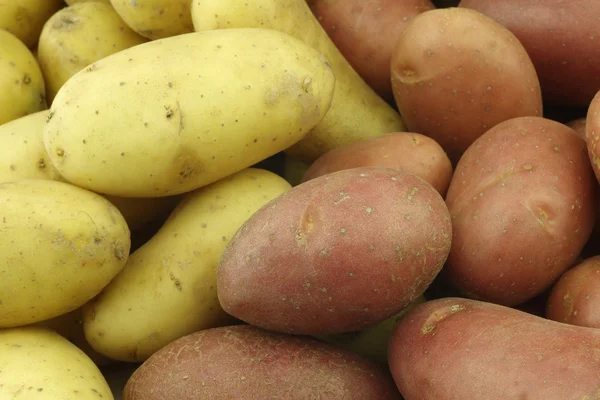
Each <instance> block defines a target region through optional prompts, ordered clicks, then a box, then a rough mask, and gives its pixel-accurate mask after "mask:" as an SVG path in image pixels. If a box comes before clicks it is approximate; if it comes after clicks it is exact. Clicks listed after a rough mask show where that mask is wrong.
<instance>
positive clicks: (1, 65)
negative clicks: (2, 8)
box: [0, 29, 47, 125]
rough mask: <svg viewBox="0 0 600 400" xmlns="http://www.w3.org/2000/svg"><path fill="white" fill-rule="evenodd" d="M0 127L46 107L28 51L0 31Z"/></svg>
mask: <svg viewBox="0 0 600 400" xmlns="http://www.w3.org/2000/svg"><path fill="white" fill-rule="evenodd" d="M0 93H2V96H1V97H0V125H2V124H5V123H7V122H9V121H12V120H13V119H17V118H20V117H23V116H25V115H28V114H33V113H34V112H36V111H41V110H44V109H46V108H47V105H46V90H45V87H44V78H43V77H42V71H40V67H39V65H38V63H37V60H36V59H35V57H34V56H33V54H31V51H29V49H28V48H27V46H25V45H24V44H23V42H21V41H20V40H19V39H17V37H16V36H14V35H13V34H11V33H10V32H8V31H5V30H3V29H0Z"/></svg>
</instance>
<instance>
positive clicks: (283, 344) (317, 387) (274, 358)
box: [123, 325, 401, 400]
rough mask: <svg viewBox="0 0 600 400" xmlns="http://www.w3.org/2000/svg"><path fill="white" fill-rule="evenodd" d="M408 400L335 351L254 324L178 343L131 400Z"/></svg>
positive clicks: (152, 364) (148, 365) (360, 362)
mask: <svg viewBox="0 0 600 400" xmlns="http://www.w3.org/2000/svg"><path fill="white" fill-rule="evenodd" d="M316 398H319V399H332V400H333V399H335V400H338V399H340V400H345V399H347V400H354V399H356V400H400V399H401V397H400V394H399V393H398V390H397V389H396V387H395V385H394V382H393V380H392V379H391V377H390V376H389V374H388V373H387V372H386V371H384V370H383V369H380V368H379V367H378V366H376V365H375V364H373V363H371V362H370V361H367V360H365V359H363V358H361V357H359V356H358V355H356V354H354V353H351V352H349V351H345V350H341V349H338V348H337V347H334V346H333V345H328V344H325V343H323V342H320V341H317V340H314V339H310V338H307V337H297V336H291V335H284V334H278V333H274V332H268V331H264V330H261V329H259V328H255V327H253V326H249V325H238V326H229V327H222V328H214V329H208V330H203V331H200V332H197V333H193V334H191V335H188V336H185V337H183V338H181V339H178V340H176V341H174V342H171V343H170V344H168V345H167V346H165V347H164V348H162V349H161V350H159V351H158V352H157V353H155V354H154V355H152V356H151V357H150V358H149V359H148V360H146V362H145V363H144V364H142V366H141V367H140V368H138V369H137V370H136V371H135V372H134V373H133V375H132V376H131V378H130V379H129V380H128V381H127V384H126V386H125V389H124V391H123V400H167V399H168V400H200V399H207V400H208V399H210V400H234V399H235V400H238V399H239V400H245V399H288V400H305V399H316Z"/></svg>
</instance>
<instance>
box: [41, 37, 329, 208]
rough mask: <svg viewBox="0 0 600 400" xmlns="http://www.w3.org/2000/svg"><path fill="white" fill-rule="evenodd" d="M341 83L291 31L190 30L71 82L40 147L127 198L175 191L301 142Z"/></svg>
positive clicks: (64, 167) (86, 179) (68, 172)
mask: <svg viewBox="0 0 600 400" xmlns="http://www.w3.org/2000/svg"><path fill="white" fill-rule="evenodd" d="M157 71H160V72H159V73H157ZM334 84H335V78H334V76H333V74H332V72H331V69H330V68H329V66H328V64H327V61H326V60H325V59H324V58H323V56H322V55H321V54H320V53H318V52H317V51H316V50H314V49H312V48H310V47H309V46H308V45H306V44H304V43H302V42H301V41H299V40H298V39H295V38H293V37H291V36H289V35H286V34H285V33H282V32H278V31H275V30H267V29H227V30H220V31H211V32H202V33H190V34H186V35H180V36H176V37H172V38H167V39H162V40H157V41H152V42H149V43H144V44H141V45H138V46H135V47H133V48H130V49H126V50H123V51H121V52H119V53H117V54H113V55H111V56H108V57H106V58H104V59H102V60H100V61H97V62H96V63H94V64H92V65H90V66H89V67H87V68H86V69H85V70H83V71H81V72H80V73H78V74H76V75H75V76H73V77H72V78H71V79H70V80H69V81H68V82H67V83H66V84H65V85H64V86H63V88H62V89H61V90H60V91H59V93H58V95H57V96H56V98H55V100H54V102H53V104H52V107H51V119H50V120H49V122H48V124H47V125H46V127H45V128H44V142H45V146H46V149H47V151H48V154H49V155H50V158H51V160H52V163H53V164H54V166H55V167H56V168H57V169H58V171H59V172H60V173H61V175H63V176H64V177H65V178H66V179H67V180H68V181H70V182H73V183H74V184H76V185H78V186H81V187H84V188H86V189H90V190H93V191H95V192H100V193H105V194H110V195H114V196H121V197H161V196H166V195H174V194H179V193H183V192H189V191H191V190H194V189H196V188H199V187H201V186H204V185H207V184H209V183H212V182H215V181H217V180H219V179H221V178H223V177H225V176H228V175H231V174H232V173H235V172H237V171H240V170H242V169H244V168H246V167H249V166H251V165H253V164H255V163H257V162H259V161H261V160H264V159H265V158H267V157H269V156H271V155H273V154H276V153H278V152H279V151H281V150H283V149H286V148H288V147H289V146H291V145H292V144H294V143H296V142H298V141H299V140H300V139H301V138H303V137H304V136H305V135H306V134H307V133H308V131H310V130H311V129H312V128H313V127H314V126H315V125H316V124H317V123H318V122H320V121H321V120H322V118H323V116H324V114H325V113H326V112H327V110H328V108H329V106H330V104H331V98H332V95H333V87H334Z"/></svg>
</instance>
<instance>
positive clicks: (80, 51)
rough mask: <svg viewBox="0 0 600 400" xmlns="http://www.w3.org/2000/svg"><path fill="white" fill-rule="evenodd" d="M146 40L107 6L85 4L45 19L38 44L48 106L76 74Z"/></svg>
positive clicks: (103, 4) (63, 10)
mask: <svg viewBox="0 0 600 400" xmlns="http://www.w3.org/2000/svg"><path fill="white" fill-rule="evenodd" d="M146 41H147V39H146V38H143V37H141V36H140V35H138V34H137V33H135V32H134V31H132V30H131V28H129V27H128V26H127V24H125V22H123V20H122V19H121V17H119V15H118V14H117V13H116V12H115V10H114V9H113V8H112V7H111V5H110V4H105V3H98V2H84V3H80V4H76V5H73V6H71V7H66V8H63V9H62V10H60V11H59V12H57V13H56V14H54V15H53V16H52V18H50V19H49V20H48V23H46V25H45V26H44V30H43V31H42V33H41V36H40V42H39V45H38V60H39V62H40V67H41V68H42V73H43V74H44V78H45V79H46V95H47V98H48V103H52V100H53V99H54V97H55V96H56V93H57V92H58V90H59V89H60V88H61V87H62V86H63V85H64V83H65V82H66V81H67V80H69V78H71V77H72V76H73V75H75V73H77V72H79V71H80V70H82V69H83V68H85V67H87V66H88V65H90V64H91V63H93V62H95V61H98V60H100V59H102V58H104V57H106V56H109V55H110V54H114V53H117V52H119V51H121V50H124V49H127V48H129V47H132V46H135V45H138V44H141V43H144V42H146Z"/></svg>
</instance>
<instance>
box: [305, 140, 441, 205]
mask: <svg viewBox="0 0 600 400" xmlns="http://www.w3.org/2000/svg"><path fill="white" fill-rule="evenodd" d="M358 167H386V168H396V169H399V170H402V171H405V172H409V173H411V174H414V175H417V176H419V177H421V178H423V179H425V181H427V182H428V183H429V184H430V185H431V186H433V187H434V188H435V189H436V190H437V191H438V192H440V194H441V195H442V196H443V195H445V194H446V190H447V189H448V185H449V184H450V178H452V164H451V163H450V159H449V158H448V156H447V155H446V153H445V152H444V149H442V147H441V146H440V145H439V144H438V143H437V142H436V141H435V140H433V139H431V138H429V137H427V136H424V135H420V134H418V133H407V132H399V133H390V134H387V135H383V136H379V137H376V138H371V139H366V140H362V141H359V142H355V143H352V144H349V145H346V146H343V147H338V148H337V149H334V150H331V151H330V152H328V153H326V154H324V155H323V156H321V157H320V158H319V159H318V160H317V161H315V162H314V163H313V164H312V165H311V166H310V168H309V169H308V170H307V171H306V173H305V174H304V177H303V178H302V181H303V182H306V181H308V180H311V179H314V178H316V177H318V176H321V175H325V174H329V173H332V172H336V171H340V170H343V169H350V168H358Z"/></svg>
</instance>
